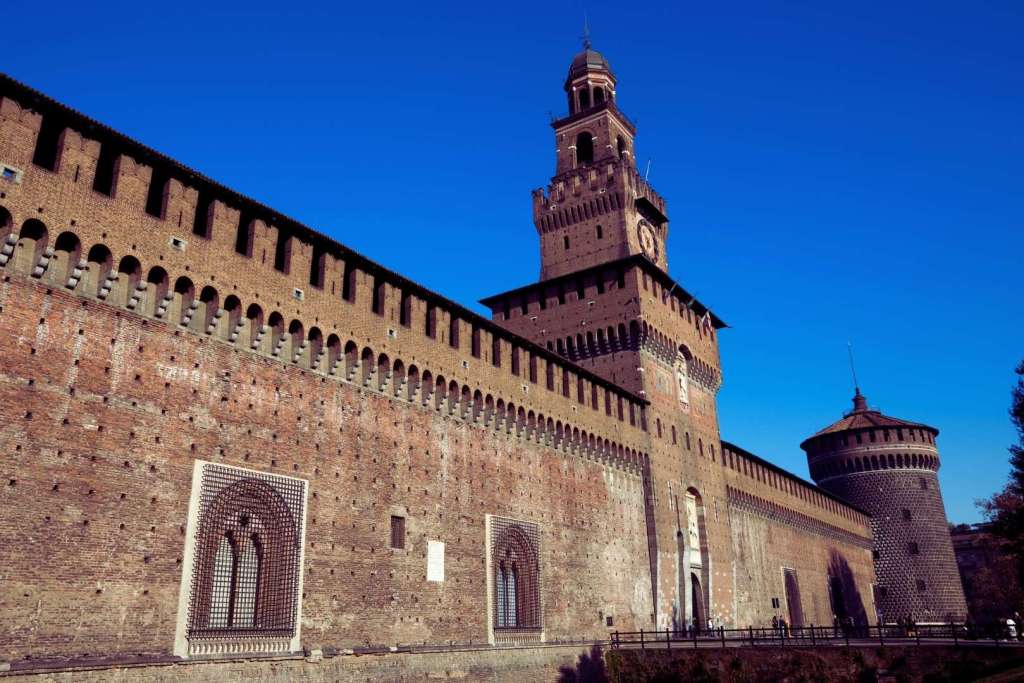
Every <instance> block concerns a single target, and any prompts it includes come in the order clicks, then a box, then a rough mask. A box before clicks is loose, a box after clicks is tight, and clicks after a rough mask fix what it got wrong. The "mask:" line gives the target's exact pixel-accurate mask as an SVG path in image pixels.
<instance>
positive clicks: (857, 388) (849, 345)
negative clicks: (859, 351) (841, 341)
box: [846, 341, 860, 394]
mask: <svg viewBox="0 0 1024 683" xmlns="http://www.w3.org/2000/svg"><path fill="white" fill-rule="evenodd" d="M846 352H847V354H848V355H849V356H850V374H851V375H853V391H854V393H856V394H860V383H859V382H858V381H857V367H856V366H855V365H854V363H853V342H850V341H848V342H846Z"/></svg>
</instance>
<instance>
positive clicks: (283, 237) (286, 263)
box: [274, 230, 292, 275]
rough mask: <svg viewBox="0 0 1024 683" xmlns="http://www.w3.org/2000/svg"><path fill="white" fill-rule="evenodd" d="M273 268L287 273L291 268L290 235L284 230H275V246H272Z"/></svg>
mask: <svg viewBox="0 0 1024 683" xmlns="http://www.w3.org/2000/svg"><path fill="white" fill-rule="evenodd" d="M274 268H275V269H276V270H279V271H281V272H282V273H284V274H285V275H288V274H289V273H290V272H291V270H292V236H291V235H289V234H288V233H287V232H285V231H284V230H278V231H277V246H276V247H275V248H274Z"/></svg>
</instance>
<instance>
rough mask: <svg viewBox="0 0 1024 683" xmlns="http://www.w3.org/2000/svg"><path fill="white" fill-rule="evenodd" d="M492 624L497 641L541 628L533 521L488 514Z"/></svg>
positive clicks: (533, 633) (536, 530)
mask: <svg viewBox="0 0 1024 683" xmlns="http://www.w3.org/2000/svg"><path fill="white" fill-rule="evenodd" d="M489 540H490V553H491V566H492V571H493V574H494V575H493V577H492V586H493V595H492V596H491V600H492V606H493V609H494V612H493V614H494V618H493V624H492V625H493V627H494V632H495V637H496V639H497V640H499V641H508V640H517V639H518V637H520V636H528V637H536V635H537V634H539V632H540V630H541V596H540V531H539V528H538V526H537V525H536V524H534V523H532V522H520V521H516V520H512V519H507V518H504V517H492V518H491V537H490V539H489Z"/></svg>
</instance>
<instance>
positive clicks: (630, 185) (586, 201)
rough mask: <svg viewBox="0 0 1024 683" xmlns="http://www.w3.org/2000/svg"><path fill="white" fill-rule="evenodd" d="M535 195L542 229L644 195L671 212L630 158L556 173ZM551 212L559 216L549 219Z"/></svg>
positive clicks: (551, 228)
mask: <svg viewBox="0 0 1024 683" xmlns="http://www.w3.org/2000/svg"><path fill="white" fill-rule="evenodd" d="M532 196H533V208H534V220H535V222H536V224H537V230H538V232H547V231H550V230H553V229H556V228H559V227H565V226H567V225H571V224H573V223H575V222H578V221H580V220H584V219H589V218H590V217H591V216H597V215H601V214H603V213H607V212H610V211H613V210H617V209H621V208H622V207H623V206H625V205H626V202H630V203H632V202H634V201H635V200H637V199H639V198H641V197H642V198H644V199H646V200H647V201H649V202H650V203H651V204H652V205H653V206H654V207H656V208H657V210H658V211H660V212H661V213H662V214H666V215H667V210H666V205H665V200H664V199H663V198H662V197H661V195H659V194H658V193H657V192H656V191H655V190H654V188H653V187H652V186H651V185H650V183H648V182H647V181H646V180H644V178H643V176H642V175H640V173H639V172H638V171H637V169H636V167H635V166H634V165H633V164H632V162H630V161H629V160H627V159H616V160H609V161H602V162H598V163H595V164H593V165H588V166H581V167H579V168H575V169H573V170H571V171H568V172H566V173H562V174H560V175H556V176H555V177H554V178H552V179H551V182H550V183H549V184H548V186H547V187H545V188H537V189H535V190H533V192H532ZM548 214H555V216H554V218H553V219H549V217H548Z"/></svg>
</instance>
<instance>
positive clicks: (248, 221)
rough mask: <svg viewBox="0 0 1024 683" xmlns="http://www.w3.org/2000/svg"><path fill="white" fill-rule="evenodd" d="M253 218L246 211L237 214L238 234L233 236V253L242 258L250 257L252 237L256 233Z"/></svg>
mask: <svg viewBox="0 0 1024 683" xmlns="http://www.w3.org/2000/svg"><path fill="white" fill-rule="evenodd" d="M254 221H255V218H254V217H253V215H252V214H251V213H249V212H248V211H244V210H243V211H241V212H240V213H239V214H238V232H237V233H236V234H235V251H236V252H238V253H239V254H241V255H242V256H249V257H251V256H252V243H253V235H254V234H255V231H256V224H255V222H254Z"/></svg>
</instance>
